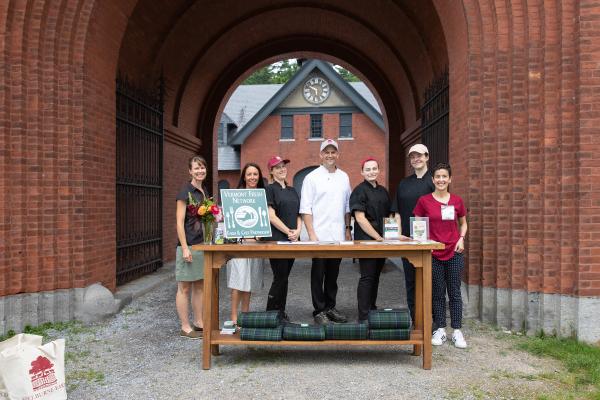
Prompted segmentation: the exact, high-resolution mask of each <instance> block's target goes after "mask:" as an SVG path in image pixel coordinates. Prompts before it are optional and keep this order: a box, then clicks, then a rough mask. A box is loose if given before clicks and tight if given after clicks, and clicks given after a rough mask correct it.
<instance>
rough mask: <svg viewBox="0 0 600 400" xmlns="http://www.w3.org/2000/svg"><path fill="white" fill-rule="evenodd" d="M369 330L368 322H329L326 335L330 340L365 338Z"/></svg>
mask: <svg viewBox="0 0 600 400" xmlns="http://www.w3.org/2000/svg"><path fill="white" fill-rule="evenodd" d="M368 330H369V327H368V325H367V324H354V323H352V324H328V325H327V326H326V327H325V337H326V338H327V339H329V340H364V339H366V338H367V332H368Z"/></svg>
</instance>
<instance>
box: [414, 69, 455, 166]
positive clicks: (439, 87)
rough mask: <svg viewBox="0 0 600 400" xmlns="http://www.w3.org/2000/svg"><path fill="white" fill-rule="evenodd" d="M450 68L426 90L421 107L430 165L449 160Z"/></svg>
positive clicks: (422, 130)
mask: <svg viewBox="0 0 600 400" xmlns="http://www.w3.org/2000/svg"><path fill="white" fill-rule="evenodd" d="M448 86H449V85H448V69H446V71H444V72H443V73H442V74H441V75H440V76H438V77H437V78H435V79H434V80H433V82H432V83H431V84H430V85H429V87H428V88H427V89H426V90H425V96H424V98H425V101H424V103H423V106H422V107H421V141H422V143H423V144H424V145H425V146H427V149H428V150H429V165H430V166H431V167H433V166H435V165H436V164H437V163H439V162H448V146H449V141H448V139H449V138H448V136H449V123H448V111H449V100H450V94H449V90H448Z"/></svg>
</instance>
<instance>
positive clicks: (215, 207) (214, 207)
mask: <svg viewBox="0 0 600 400" xmlns="http://www.w3.org/2000/svg"><path fill="white" fill-rule="evenodd" d="M210 212H211V213H212V215H219V213H220V212H221V210H219V206H218V205H216V204H213V205H212V206H210Z"/></svg>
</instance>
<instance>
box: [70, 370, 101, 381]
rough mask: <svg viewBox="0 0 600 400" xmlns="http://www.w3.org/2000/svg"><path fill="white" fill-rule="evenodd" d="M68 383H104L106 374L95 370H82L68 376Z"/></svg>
mask: <svg viewBox="0 0 600 400" xmlns="http://www.w3.org/2000/svg"><path fill="white" fill-rule="evenodd" d="M66 379H67V381H79V382H81V381H85V382H94V383H102V382H104V373H103V372H101V371H97V370H95V369H81V370H77V371H73V372H70V373H68V374H67V376H66Z"/></svg>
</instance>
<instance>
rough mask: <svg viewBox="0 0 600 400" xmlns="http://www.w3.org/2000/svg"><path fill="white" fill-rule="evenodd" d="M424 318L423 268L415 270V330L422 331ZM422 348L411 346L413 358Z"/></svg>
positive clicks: (420, 346) (419, 353)
mask: <svg viewBox="0 0 600 400" xmlns="http://www.w3.org/2000/svg"><path fill="white" fill-rule="evenodd" d="M424 316H425V314H423V268H417V267H416V268H415V320H414V321H413V323H414V325H415V329H417V330H422V331H423V329H424V328H423V325H424ZM424 338H425V334H423V339H424ZM422 347H423V346H422V345H420V344H415V345H413V356H420V355H421V348H422Z"/></svg>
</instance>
